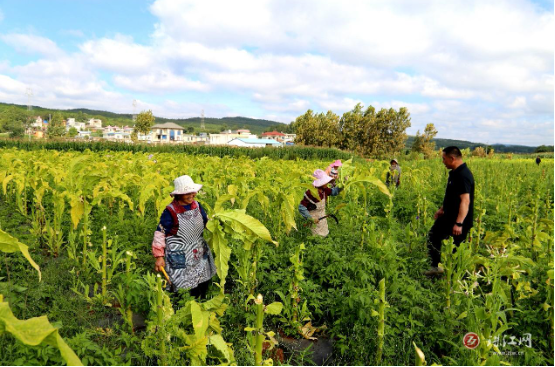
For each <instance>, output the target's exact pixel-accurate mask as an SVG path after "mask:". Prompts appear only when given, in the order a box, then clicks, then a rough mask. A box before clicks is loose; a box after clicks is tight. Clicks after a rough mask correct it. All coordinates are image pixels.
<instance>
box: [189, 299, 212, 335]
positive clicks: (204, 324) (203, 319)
mask: <svg viewBox="0 0 555 367" xmlns="http://www.w3.org/2000/svg"><path fill="white" fill-rule="evenodd" d="M208 316H209V312H206V311H202V309H201V308H200V306H199V304H198V303H196V302H195V301H191V319H192V321H193V329H194V330H195V336H196V337H197V338H199V339H200V338H202V337H204V336H205V334H206V330H207V329H208V321H209V320H208Z"/></svg>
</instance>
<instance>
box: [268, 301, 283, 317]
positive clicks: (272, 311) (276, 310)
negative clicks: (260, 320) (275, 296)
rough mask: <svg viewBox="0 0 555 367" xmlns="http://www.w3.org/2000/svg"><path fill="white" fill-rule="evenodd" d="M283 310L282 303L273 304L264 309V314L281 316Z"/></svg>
mask: <svg viewBox="0 0 555 367" xmlns="http://www.w3.org/2000/svg"><path fill="white" fill-rule="evenodd" d="M282 309H283V304H282V303H281V302H272V303H270V304H269V305H267V306H266V307H265V308H264V313H267V314H269V315H279V314H280V313H281V310H282Z"/></svg>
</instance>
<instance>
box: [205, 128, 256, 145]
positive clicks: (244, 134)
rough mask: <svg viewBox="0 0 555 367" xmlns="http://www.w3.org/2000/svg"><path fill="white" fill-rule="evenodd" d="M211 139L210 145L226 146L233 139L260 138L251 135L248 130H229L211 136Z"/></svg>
mask: <svg viewBox="0 0 555 367" xmlns="http://www.w3.org/2000/svg"><path fill="white" fill-rule="evenodd" d="M209 135H210V137H209V139H208V143H209V144H210V145H226V144H227V143H228V142H230V141H231V140H233V139H237V138H242V139H257V138H258V136H256V135H254V134H251V132H250V130H247V129H240V130H234V131H232V130H227V131H222V132H221V133H219V134H209Z"/></svg>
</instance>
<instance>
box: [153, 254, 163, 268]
mask: <svg viewBox="0 0 555 367" xmlns="http://www.w3.org/2000/svg"><path fill="white" fill-rule="evenodd" d="M165 267H166V260H165V259H164V257H163V256H160V257H157V258H156V262H155V263H154V271H162V268H165Z"/></svg>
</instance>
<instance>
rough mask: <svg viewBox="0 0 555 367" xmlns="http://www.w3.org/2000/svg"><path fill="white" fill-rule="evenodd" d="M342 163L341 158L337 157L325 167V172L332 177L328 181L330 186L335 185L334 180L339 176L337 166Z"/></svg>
mask: <svg viewBox="0 0 555 367" xmlns="http://www.w3.org/2000/svg"><path fill="white" fill-rule="evenodd" d="M342 165H343V163H341V159H338V160H336V161H335V162H333V163H331V164H330V165H329V166H328V168H326V171H325V172H326V174H327V175H328V176H330V177H331V178H332V181H331V183H330V185H331V187H335V180H337V179H338V178H339V167H341V166H342Z"/></svg>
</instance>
